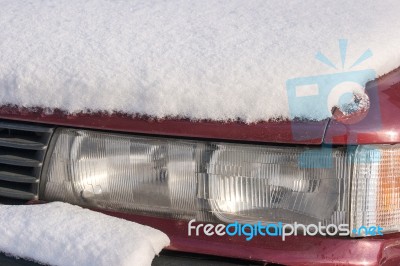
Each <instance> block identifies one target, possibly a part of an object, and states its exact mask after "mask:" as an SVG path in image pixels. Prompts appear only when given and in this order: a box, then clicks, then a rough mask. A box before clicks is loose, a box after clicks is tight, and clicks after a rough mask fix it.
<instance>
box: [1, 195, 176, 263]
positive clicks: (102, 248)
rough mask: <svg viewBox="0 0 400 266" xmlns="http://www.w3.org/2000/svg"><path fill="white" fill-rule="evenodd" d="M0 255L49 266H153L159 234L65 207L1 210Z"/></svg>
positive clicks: (161, 240) (163, 238)
mask: <svg viewBox="0 0 400 266" xmlns="http://www.w3.org/2000/svg"><path fill="white" fill-rule="evenodd" d="M0 236H1V237H0V251H1V252H3V253H6V254H10V255H11V256H15V257H20V258H25V259H29V260H34V261H37V262H40V263H44V264H50V265H65V266H73V265H76V266H78V265H87V266H90V265H93V266H94V265H96V266H98V265H99V266H101V265H104V266H109V265H115V266H117V265H121V266H122V265H126V266H131V265H151V261H152V260H153V258H154V256H155V255H156V254H158V253H159V252H160V251H161V249H162V248H163V247H165V246H167V245H169V239H168V237H167V235H165V234H164V233H162V232H161V231H159V230H157V229H153V228H151V227H148V226H144V225H141V224H137V223H133V222H129V221H125V220H122V219H118V218H115V217H111V216H108V215H105V214H101V213H97V212H94V211H90V210H87V209H82V208H81V207H78V206H73V205H70V204H67V203H61V202H54V203H49V204H40V205H25V206H9V205H0Z"/></svg>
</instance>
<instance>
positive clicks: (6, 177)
mask: <svg viewBox="0 0 400 266" xmlns="http://www.w3.org/2000/svg"><path fill="white" fill-rule="evenodd" d="M0 180H3V181H9V182H18V183H32V184H33V183H38V182H39V179H37V178H36V177H35V176H30V175H23V174H18V173H13V172H7V171H0Z"/></svg>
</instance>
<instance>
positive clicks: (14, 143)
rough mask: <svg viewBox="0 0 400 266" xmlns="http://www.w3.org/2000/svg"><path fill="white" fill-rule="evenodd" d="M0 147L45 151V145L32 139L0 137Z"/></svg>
mask: <svg viewBox="0 0 400 266" xmlns="http://www.w3.org/2000/svg"><path fill="white" fill-rule="evenodd" d="M0 146H3V147H10V148H16V149H28V150H45V149H46V148H47V145H46V144H44V143H41V142H40V141H37V140H35V139H32V138H30V139H29V138H23V137H20V138H16V137H14V138H10V137H2V136H0Z"/></svg>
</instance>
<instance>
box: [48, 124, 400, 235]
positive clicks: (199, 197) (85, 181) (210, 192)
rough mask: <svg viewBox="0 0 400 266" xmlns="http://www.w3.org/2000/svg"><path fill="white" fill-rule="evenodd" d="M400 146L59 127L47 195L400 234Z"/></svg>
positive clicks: (163, 212)
mask: <svg viewBox="0 0 400 266" xmlns="http://www.w3.org/2000/svg"><path fill="white" fill-rule="evenodd" d="M397 149H398V147H397V146H374V147H372V146H359V147H358V148H357V149H354V147H351V148H344V147H339V148H332V149H322V150H321V149H319V148H306V147H283V146H272V145H245V144H229V143H218V142H206V141H189V140H176V139H168V138H155V137H140V136H131V135H118V134H111V133H99V132H94V131H87V130H74V129H59V130H57V132H56V134H55V137H54V138H53V148H52V150H50V151H49V152H50V154H49V156H48V158H49V160H48V165H47V168H46V170H45V171H44V173H43V178H42V180H43V182H42V185H41V198H42V199H44V200H48V201H53V200H61V201H66V202H70V203H74V204H78V205H83V206H88V207H97V208H104V209H112V210H119V211H124V212H130V213H143V214H150V215H157V216H162V217H171V218H179V219H188V220H190V219H196V220H202V221H212V222H215V221H218V220H221V221H224V222H233V221H240V222H250V223H251V222H257V221H265V222H283V223H293V222H298V223H302V224H305V225H307V224H310V223H313V224H316V223H318V222H321V223H322V224H324V225H327V224H337V225H338V224H343V223H350V222H351V226H360V225H366V226H367V225H369V224H379V225H380V226H383V227H384V228H385V229H387V228H388V229H389V230H398V229H400V226H399V224H400V222H399V217H400V215H399V212H400V209H399V191H400V181H399V170H398V169H399V167H397V165H396V164H397V162H398V161H399V157H400V153H399V152H397ZM376 154H379V155H380V157H379V158H380V159H381V160H380V161H379V160H378V161H376V160H375V159H376V156H377V155H376ZM396 156H397V157H396ZM371 158H372V159H371ZM396 170H397V172H396ZM350 192H352V194H351V195H350Z"/></svg>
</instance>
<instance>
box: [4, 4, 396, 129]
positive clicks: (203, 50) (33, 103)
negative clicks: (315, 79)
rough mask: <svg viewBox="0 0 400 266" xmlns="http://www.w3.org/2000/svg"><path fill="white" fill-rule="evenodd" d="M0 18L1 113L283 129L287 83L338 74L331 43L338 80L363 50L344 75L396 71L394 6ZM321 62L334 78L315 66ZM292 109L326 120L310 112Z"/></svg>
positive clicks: (35, 9) (115, 8)
mask: <svg viewBox="0 0 400 266" xmlns="http://www.w3.org/2000/svg"><path fill="white" fill-rule="evenodd" d="M0 6H1V9H0V29H1V31H0V105H6V104H12V105H18V106H23V107H38V106H39V107H46V108H60V109H62V110H65V111H67V112H69V113H75V112H80V111H107V112H114V111H119V112H124V113H128V114H132V115H137V114H140V115H148V116H153V117H158V118H163V117H186V118H191V119H212V120H231V119H241V120H244V121H247V122H256V121H260V120H270V119H275V118H288V117H289V103H288V97H287V92H286V81H287V80H288V79H291V78H295V77H303V76H315V75H321V74H329V73H333V72H338V71H342V65H341V55H340V53H339V49H338V40H339V39H347V40H348V49H347V53H346V61H345V64H344V69H345V70H346V69H348V68H349V67H350V66H351V65H352V64H353V63H354V62H355V61H356V60H357V58H358V57H359V56H360V55H361V54H363V52H364V51H365V50H367V49H370V50H371V51H372V53H373V56H372V57H371V58H369V59H368V60H366V61H365V62H363V63H362V64H360V65H359V66H357V67H355V68H353V69H352V70H357V69H373V70H375V71H376V74H377V75H382V74H385V73H387V72H389V71H391V70H393V69H395V68H397V67H398V66H399V65H400V49H399V47H400V38H399V34H398V29H399V28H400V19H399V14H400V2H399V1H398V0H382V1H375V0H353V1H348V0H335V1H332V0H321V1H314V0H305V1H304V0H293V1H282V0H270V1H264V0H251V1H243V0H232V1H213V0H204V1H196V0H181V1H180V0H173V1H164V0H132V1H128V0H126V1H124V0H117V1H110V0H86V1H81V0H59V1H53V0H12V1H9V0H0ZM319 51H320V52H321V53H323V54H324V55H326V57H327V58H329V59H330V60H331V62H332V64H333V65H335V66H336V67H337V69H334V68H331V67H329V66H328V65H326V64H323V63H321V62H320V61H317V60H315V55H316V54H317V52H319ZM369 79H370V77H365V82H367V81H368V80H369ZM297 109H299V110H301V111H300V113H301V116H305V117H306V118H310V119H322V118H324V117H323V116H326V115H325V114H321V113H319V112H318V110H314V109H315V108H314V106H313V104H312V103H310V104H307V103H303V106H301V108H297ZM297 109H296V110H297ZM307 116H308V117H307Z"/></svg>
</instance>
